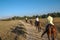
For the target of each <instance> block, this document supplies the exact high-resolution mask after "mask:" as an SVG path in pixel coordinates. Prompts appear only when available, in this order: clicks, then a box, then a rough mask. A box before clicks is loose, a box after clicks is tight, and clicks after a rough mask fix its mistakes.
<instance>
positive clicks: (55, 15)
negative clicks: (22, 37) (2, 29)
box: [2, 12, 60, 21]
mask: <svg viewBox="0 0 60 40" xmlns="http://www.w3.org/2000/svg"><path fill="white" fill-rule="evenodd" d="M48 14H49V15H51V16H52V17H60V12H54V13H48ZM48 14H43V15H38V17H39V18H46V17H47V16H48ZM26 17H27V18H28V19H35V17H36V15H33V16H23V17H20V16H14V17H11V18H7V19H2V20H3V21H4V20H6V21H8V20H21V19H25V18H26Z"/></svg>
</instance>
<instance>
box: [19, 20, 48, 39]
mask: <svg viewBox="0 0 60 40" xmlns="http://www.w3.org/2000/svg"><path fill="white" fill-rule="evenodd" d="M20 22H21V23H22V24H24V26H25V28H26V29H27V32H28V35H27V39H26V40H48V38H47V36H46V34H45V35H44V37H43V38H41V34H42V32H43V31H42V30H41V32H37V30H36V28H35V27H34V26H32V25H30V24H29V23H25V22H23V21H21V20H20Z"/></svg>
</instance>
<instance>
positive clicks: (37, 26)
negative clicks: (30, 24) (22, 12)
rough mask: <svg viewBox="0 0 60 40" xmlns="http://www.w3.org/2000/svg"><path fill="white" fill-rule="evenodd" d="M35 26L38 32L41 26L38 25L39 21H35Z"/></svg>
mask: <svg viewBox="0 0 60 40" xmlns="http://www.w3.org/2000/svg"><path fill="white" fill-rule="evenodd" d="M35 26H36V29H37V30H38V32H40V31H41V27H40V22H39V21H35Z"/></svg>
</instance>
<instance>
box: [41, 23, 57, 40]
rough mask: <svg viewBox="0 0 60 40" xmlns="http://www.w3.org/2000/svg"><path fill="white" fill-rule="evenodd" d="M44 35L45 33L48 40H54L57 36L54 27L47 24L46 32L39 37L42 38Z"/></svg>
mask: <svg viewBox="0 0 60 40" xmlns="http://www.w3.org/2000/svg"><path fill="white" fill-rule="evenodd" d="M45 33H47V36H48V40H51V39H52V40H55V38H56V36H57V30H56V27H55V25H51V24H48V25H47V26H46V30H45V31H44V32H43V33H42V35H41V37H43V35H44V34H45Z"/></svg>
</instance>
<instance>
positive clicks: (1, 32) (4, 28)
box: [0, 18, 60, 40]
mask: <svg viewBox="0 0 60 40" xmlns="http://www.w3.org/2000/svg"><path fill="white" fill-rule="evenodd" d="M40 22H41V23H42V26H43V27H45V26H46V19H40ZM33 23H34V20H33ZM18 24H19V20H12V21H0V37H1V38H2V39H3V40H5V39H7V37H8V39H7V40H13V38H14V36H15V34H13V33H12V34H10V32H9V33H8V34H7V32H8V31H10V28H12V27H14V26H16V25H18ZM54 24H55V25H56V27H57V30H58V32H59V33H58V39H60V18H54ZM6 34H7V35H6ZM9 35H10V36H9ZM9 38H10V39H9ZM22 39H23V38H22Z"/></svg>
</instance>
